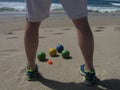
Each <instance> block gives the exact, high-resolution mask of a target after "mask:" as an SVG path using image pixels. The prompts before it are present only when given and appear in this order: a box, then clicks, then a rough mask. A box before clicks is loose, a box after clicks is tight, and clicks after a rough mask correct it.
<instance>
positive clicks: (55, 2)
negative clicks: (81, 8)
mask: <svg viewBox="0 0 120 90" xmlns="http://www.w3.org/2000/svg"><path fill="white" fill-rule="evenodd" d="M50 10H51V12H54V11H63V7H62V5H61V4H60V3H59V0H52V4H51V8H50ZM88 10H89V12H101V13H104V12H112V13H116V12H120V0H88ZM25 11H26V8H25V0H0V12H25Z"/></svg>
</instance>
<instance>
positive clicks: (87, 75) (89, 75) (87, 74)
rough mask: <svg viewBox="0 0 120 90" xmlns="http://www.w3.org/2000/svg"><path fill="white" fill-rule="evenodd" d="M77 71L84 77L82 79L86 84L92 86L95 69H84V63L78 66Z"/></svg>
mask: <svg viewBox="0 0 120 90" xmlns="http://www.w3.org/2000/svg"><path fill="white" fill-rule="evenodd" d="M79 71H80V74H81V75H82V76H83V77H84V81H85V84H86V85H87V86H92V85H94V84H95V82H96V80H95V71H90V70H85V64H83V65H81V66H80V68H79Z"/></svg>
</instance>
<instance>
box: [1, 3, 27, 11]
mask: <svg viewBox="0 0 120 90" xmlns="http://www.w3.org/2000/svg"><path fill="white" fill-rule="evenodd" d="M0 11H25V3H22V2H0Z"/></svg>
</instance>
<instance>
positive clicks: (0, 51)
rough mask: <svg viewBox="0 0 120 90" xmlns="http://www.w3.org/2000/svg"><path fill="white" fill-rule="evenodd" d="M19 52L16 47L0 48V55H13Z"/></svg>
mask: <svg viewBox="0 0 120 90" xmlns="http://www.w3.org/2000/svg"><path fill="white" fill-rule="evenodd" d="M19 54H21V53H20V52H19V50H18V49H0V56H4V57H13V56H16V55H19Z"/></svg>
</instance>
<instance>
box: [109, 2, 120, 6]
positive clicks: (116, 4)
mask: <svg viewBox="0 0 120 90" xmlns="http://www.w3.org/2000/svg"><path fill="white" fill-rule="evenodd" d="M111 4H112V5H114V6H120V3H111Z"/></svg>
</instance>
